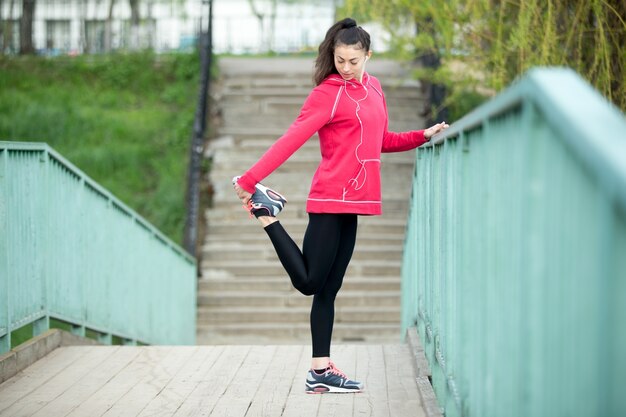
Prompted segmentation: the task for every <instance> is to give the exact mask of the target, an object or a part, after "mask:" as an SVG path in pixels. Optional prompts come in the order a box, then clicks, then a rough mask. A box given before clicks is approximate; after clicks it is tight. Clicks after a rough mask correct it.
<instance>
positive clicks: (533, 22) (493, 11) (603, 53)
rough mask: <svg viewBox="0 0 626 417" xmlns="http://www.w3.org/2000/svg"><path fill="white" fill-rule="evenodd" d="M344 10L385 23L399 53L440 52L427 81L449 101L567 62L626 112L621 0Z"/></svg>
mask: <svg viewBox="0 0 626 417" xmlns="http://www.w3.org/2000/svg"><path fill="white" fill-rule="evenodd" d="M340 15H342V16H353V17H355V18H356V19H357V20H359V21H363V22H366V21H371V20H375V21H378V22H381V23H382V24H383V25H384V26H385V28H386V29H387V30H389V32H390V33H391V35H392V45H391V47H392V49H393V50H394V51H395V53H396V54H397V55H398V56H405V55H406V50H407V49H409V50H411V52H412V54H413V58H414V57H415V56H419V55H421V54H424V53H433V52H435V53H437V54H438V55H439V56H440V57H441V58H442V67H441V69H440V71H441V72H442V73H443V74H442V73H439V74H438V73H431V74H429V75H430V77H431V78H426V80H430V81H432V80H434V79H439V80H442V81H443V82H444V84H445V85H446V86H447V90H448V91H449V92H450V94H449V96H448V102H449V104H451V105H455V104H454V103H455V102H456V101H458V100H459V99H462V100H465V99H466V98H467V97H465V98H461V96H467V93H468V92H469V93H470V96H474V97H476V95H477V94H479V92H483V95H484V92H487V93H488V92H490V91H491V92H497V91H499V90H501V89H502V88H504V87H506V86H507V85H509V84H510V83H511V82H512V81H513V80H515V78H516V77H518V76H520V75H521V74H523V73H524V72H525V71H526V70H528V69H529V68H530V67H533V66H569V67H572V68H573V69H574V70H576V71H577V72H578V73H580V74H581V75H582V76H583V77H585V78H586V79H587V80H588V81H589V82H590V83H592V84H593V85H594V86H595V88H596V89H598V90H599V91H600V92H601V93H603V94H604V95H605V96H606V97H607V98H608V99H609V100H611V101H612V102H613V103H615V104H616V105H617V106H618V107H620V108H621V109H622V110H626V22H625V19H626V18H625V16H626V3H624V2H623V1H621V0H620V1H617V0H545V1H543V0H516V1H509V0H465V1H461V0H446V1H443V0H439V1H434V0H433V1H411V0H394V1H387V0H367V1H365V0H346V1H345V3H344V6H343V7H342V8H341V9H340ZM410 32H413V33H412V34H411V33H410ZM407 33H408V34H409V35H410V36H407ZM444 75H445V76H444Z"/></svg>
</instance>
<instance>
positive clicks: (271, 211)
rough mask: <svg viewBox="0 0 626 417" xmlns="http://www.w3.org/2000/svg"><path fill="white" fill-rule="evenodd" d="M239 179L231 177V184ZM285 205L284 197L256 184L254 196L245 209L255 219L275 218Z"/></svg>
mask: <svg viewBox="0 0 626 417" xmlns="http://www.w3.org/2000/svg"><path fill="white" fill-rule="evenodd" d="M239 178H241V177H239V176H237V177H233V184H235V183H236V182H237V180H239ZM286 203H287V200H286V199H285V197H283V196H282V195H280V194H279V193H277V192H276V191H274V190H272V189H271V188H267V187H266V186H264V185H263V184H257V185H256V186H255V191H254V194H252V198H251V199H250V201H249V202H248V207H246V209H247V210H248V211H249V212H250V213H252V214H254V215H255V216H256V217H260V216H271V217H276V216H277V215H278V213H280V212H281V210H282V209H283V208H284V207H285V204H286Z"/></svg>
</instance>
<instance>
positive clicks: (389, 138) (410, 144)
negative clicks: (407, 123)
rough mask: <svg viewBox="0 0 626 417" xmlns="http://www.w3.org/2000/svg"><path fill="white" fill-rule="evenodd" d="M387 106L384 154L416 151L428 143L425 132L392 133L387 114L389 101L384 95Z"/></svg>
mask: <svg viewBox="0 0 626 417" xmlns="http://www.w3.org/2000/svg"><path fill="white" fill-rule="evenodd" d="M383 103H384V105H385V132H384V133H383V145H382V149H381V151H382V152H403V151H409V150H411V149H415V148H417V147H418V146H421V145H423V144H425V143H426V142H428V141H427V140H426V138H425V137H424V131H423V130H411V131H408V132H390V131H389V116H388V113H387V100H385V95H384V94H383Z"/></svg>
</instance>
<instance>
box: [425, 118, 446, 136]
mask: <svg viewBox="0 0 626 417" xmlns="http://www.w3.org/2000/svg"><path fill="white" fill-rule="evenodd" d="M449 127H450V125H449V124H447V123H446V122H441V123H437V124H436V125H432V126H431V127H429V128H428V129H425V130H424V137H425V138H426V139H429V140H430V138H432V137H433V136H434V135H436V134H437V133H439V132H441V131H443V130H445V129H447V128H449Z"/></svg>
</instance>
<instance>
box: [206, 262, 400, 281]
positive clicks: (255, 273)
mask: <svg viewBox="0 0 626 417" xmlns="http://www.w3.org/2000/svg"><path fill="white" fill-rule="evenodd" d="M401 267H402V262H401V261H394V260H389V261H388V260H359V261H358V262H351V263H350V265H349V266H348V270H347V271H346V274H347V275H361V276H370V275H375V276H385V275H386V276H400V270H401ZM200 268H201V269H202V272H203V274H204V273H205V272H209V271H215V272H216V273H220V274H222V275H223V276H237V277H247V278H251V277H283V276H286V272H285V270H284V268H283V266H282V265H281V264H280V263H279V262H274V261H264V260H257V259H251V260H248V261H247V262H246V263H242V262H241V261H228V260H226V261H223V260H222V261H209V260H204V259H203V260H202V261H201V263H200Z"/></svg>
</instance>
